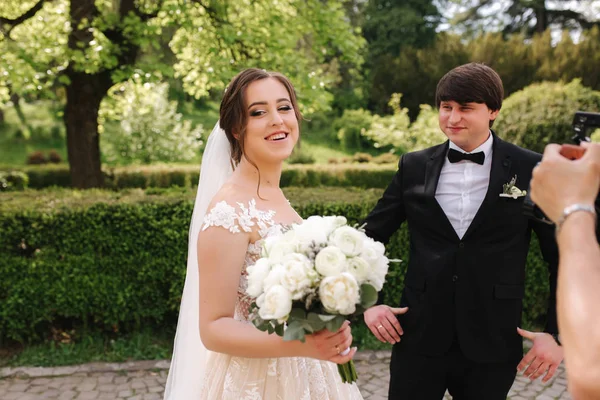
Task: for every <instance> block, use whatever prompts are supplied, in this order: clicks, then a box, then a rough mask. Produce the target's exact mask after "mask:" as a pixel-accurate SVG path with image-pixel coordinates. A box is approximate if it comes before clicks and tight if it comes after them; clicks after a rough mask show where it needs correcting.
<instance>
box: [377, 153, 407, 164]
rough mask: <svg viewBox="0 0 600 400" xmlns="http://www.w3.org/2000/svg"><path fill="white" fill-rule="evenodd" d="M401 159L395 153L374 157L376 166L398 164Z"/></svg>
mask: <svg viewBox="0 0 600 400" xmlns="http://www.w3.org/2000/svg"><path fill="white" fill-rule="evenodd" d="M399 161H400V157H398V156H397V155H396V154H393V153H383V154H380V155H378V156H377V157H373V160H372V162H373V163H374V164H398V162H399Z"/></svg>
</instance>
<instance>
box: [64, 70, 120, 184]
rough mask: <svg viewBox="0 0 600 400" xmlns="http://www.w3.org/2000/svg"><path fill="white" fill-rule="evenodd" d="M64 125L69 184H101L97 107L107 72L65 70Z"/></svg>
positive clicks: (106, 83)
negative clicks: (94, 72)
mask: <svg viewBox="0 0 600 400" xmlns="http://www.w3.org/2000/svg"><path fill="white" fill-rule="evenodd" d="M67 76H68V77H69V79H70V80H71V83H70V84H69V85H68V86H67V104H66V105H65V116H64V118H65V126H66V129H67V153H68V157H69V169H70V174H71V184H72V185H73V187H75V188H79V189H86V188H93V187H102V185H103V183H104V182H103V176H102V168H101V163H100V140H99V139H100V138H99V136H98V110H99V109H100V102H101V101H102V99H103V98H104V96H106V94H107V92H108V89H110V87H111V85H112V81H111V78H110V73H109V72H101V73H99V74H94V75H90V74H86V73H83V72H75V71H73V70H71V69H69V70H68V71H67Z"/></svg>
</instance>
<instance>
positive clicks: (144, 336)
mask: <svg viewBox="0 0 600 400" xmlns="http://www.w3.org/2000/svg"><path fill="white" fill-rule="evenodd" d="M174 333H175V332H174V327H173V329H170V327H165V329H164V330H155V331H151V330H149V329H145V330H144V329H142V331H141V332H133V333H131V334H120V333H118V332H111V333H104V334H98V333H92V334H89V335H85V336H82V335H81V332H74V331H73V330H70V331H67V332H65V331H63V330H55V331H54V332H53V335H52V338H51V339H49V340H47V341H44V342H43V343H39V344H32V345H29V346H26V347H24V348H22V349H19V350H20V351H15V353H16V354H14V355H13V356H12V357H7V358H6V359H4V360H1V361H0V367H3V366H36V367H38V366H39V367H58V366H65V365H73V364H84V363H89V362H126V361H130V360H165V359H168V358H170V357H171V355H172V354H173V335H174Z"/></svg>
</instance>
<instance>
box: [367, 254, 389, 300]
mask: <svg viewBox="0 0 600 400" xmlns="http://www.w3.org/2000/svg"><path fill="white" fill-rule="evenodd" d="M389 262H390V260H389V259H388V258H387V257H386V256H381V257H379V258H378V259H377V262H376V263H375V268H372V269H371V273H370V274H369V277H368V281H369V282H370V283H371V284H372V285H373V287H374V288H375V289H377V291H378V292H379V291H381V289H382V288H383V283H384V282H385V276H386V275H387V273H388V269H389Z"/></svg>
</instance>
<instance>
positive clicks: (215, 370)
mask: <svg viewBox="0 0 600 400" xmlns="http://www.w3.org/2000/svg"><path fill="white" fill-rule="evenodd" d="M274 217H275V212H274V211H261V210H259V209H257V208H256V202H255V201H254V200H252V201H250V202H249V203H248V204H243V203H235V204H233V203H232V204H229V203H228V202H225V201H221V202H219V203H217V204H216V205H215V206H214V207H213V208H212V209H211V210H209V211H208V212H207V213H206V215H205V218H204V221H203V225H202V230H203V231H204V230H207V229H228V230H229V231H230V232H232V233H239V232H250V231H252V230H256V231H257V232H258V233H259V236H260V238H261V239H259V240H257V241H256V242H254V243H251V244H249V245H248V250H247V252H246V258H245V262H244V266H243V268H242V273H241V276H240V281H239V286H238V293H237V302H236V306H235V315H234V318H235V319H236V320H238V321H243V322H246V323H251V322H250V321H248V308H249V306H250V304H251V303H252V302H253V301H254V299H253V298H251V297H249V296H248V295H247V294H246V287H247V277H246V275H247V274H246V267H247V266H249V265H252V264H253V263H254V262H255V261H256V260H257V259H258V258H260V254H261V245H262V243H263V241H264V239H265V238H266V237H268V236H270V235H276V234H281V232H282V230H283V229H284V227H283V225H281V224H277V223H275V221H274ZM203 379H204V380H203V384H202V390H201V397H200V399H203V400H356V399H362V396H361V394H360V391H359V390H358V387H357V386H356V384H345V383H342V381H341V379H340V376H339V374H338V370H337V366H336V364H334V363H331V362H327V361H320V360H316V359H313V358H303V357H286V358H244V357H233V356H230V355H227V354H222V353H215V352H209V353H208V359H207V362H206V368H205V374H204V378H203Z"/></svg>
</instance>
